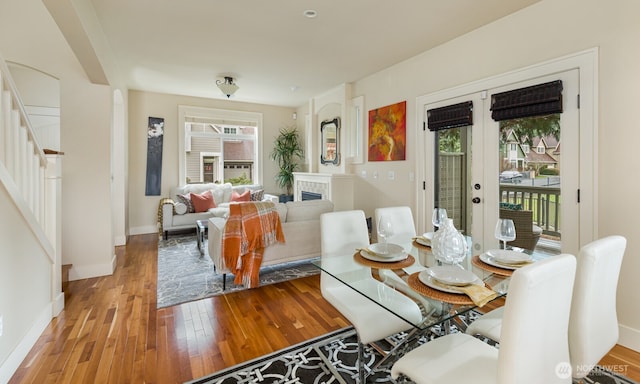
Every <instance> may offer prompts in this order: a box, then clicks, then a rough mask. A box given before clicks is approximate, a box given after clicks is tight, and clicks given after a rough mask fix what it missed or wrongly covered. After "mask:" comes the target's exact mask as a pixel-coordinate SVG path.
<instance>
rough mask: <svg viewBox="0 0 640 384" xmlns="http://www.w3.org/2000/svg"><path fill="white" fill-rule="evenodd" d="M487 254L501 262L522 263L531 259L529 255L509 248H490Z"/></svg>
mask: <svg viewBox="0 0 640 384" xmlns="http://www.w3.org/2000/svg"><path fill="white" fill-rule="evenodd" d="M487 254H488V255H489V256H491V257H493V258H494V259H495V260H496V261H497V262H499V263H502V264H522V263H525V262H527V261H531V255H527V254H526V253H524V252H518V251H513V250H510V249H491V250H489V251H487Z"/></svg>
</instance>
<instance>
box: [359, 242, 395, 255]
mask: <svg viewBox="0 0 640 384" xmlns="http://www.w3.org/2000/svg"><path fill="white" fill-rule="evenodd" d="M367 249H368V250H370V251H371V252H373V253H375V254H376V256H379V257H395V256H397V255H398V254H401V253H404V248H403V247H402V246H401V245H398V244H393V243H388V244H384V243H374V244H370V245H369V246H368V247H367Z"/></svg>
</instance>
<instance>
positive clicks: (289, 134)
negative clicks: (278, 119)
mask: <svg viewBox="0 0 640 384" xmlns="http://www.w3.org/2000/svg"><path fill="white" fill-rule="evenodd" d="M302 156H304V150H303V149H302V145H301V144H300V135H299V133H298V129H297V128H296V127H285V128H282V129H280V133H279V134H278V136H277V137H276V140H275V141H274V143H273V151H272V152H271V155H270V158H271V160H274V161H276V162H277V163H278V167H279V168H280V170H279V171H278V173H277V174H276V176H275V180H276V184H277V185H278V187H280V188H282V189H283V190H285V191H286V195H284V197H283V195H281V196H280V201H291V200H293V172H294V171H295V170H296V169H297V168H298V160H299V159H300V158H302Z"/></svg>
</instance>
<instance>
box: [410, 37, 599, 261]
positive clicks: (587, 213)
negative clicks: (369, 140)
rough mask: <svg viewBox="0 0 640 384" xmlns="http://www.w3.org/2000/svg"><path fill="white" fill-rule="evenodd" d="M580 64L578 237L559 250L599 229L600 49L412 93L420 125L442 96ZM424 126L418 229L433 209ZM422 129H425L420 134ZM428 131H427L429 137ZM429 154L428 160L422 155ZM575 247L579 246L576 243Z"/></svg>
mask: <svg viewBox="0 0 640 384" xmlns="http://www.w3.org/2000/svg"><path fill="white" fill-rule="evenodd" d="M572 69H578V72H579V74H578V76H579V84H580V109H579V111H578V113H579V121H580V143H579V164H580V169H579V171H578V172H579V175H578V176H579V188H580V204H579V206H578V207H577V209H578V211H579V217H580V227H579V229H578V233H576V234H575V236H577V239H576V242H577V245H573V246H571V247H568V248H565V247H564V246H563V249H562V251H563V252H569V253H574V254H576V253H577V252H578V250H579V247H581V246H582V245H584V244H586V243H588V242H590V241H593V240H595V239H596V238H597V234H598V227H597V226H598V221H597V218H598V208H597V197H598V190H597V181H598V180H597V178H598V175H597V169H598V167H597V164H598V148H597V142H598V141H597V134H598V104H597V103H598V97H597V95H598V81H597V76H598V49H597V48H592V49H589V50H586V51H582V52H578V53H575V54H572V55H568V56H564V57H561V58H557V59H554V60H550V61H547V62H544V63H540V64H536V65H532V66H529V67H525V68H522V69H518V70H515V71H511V72H507V73H504V74H501V75H498V76H494V77H490V78H487V79H483V80H479V81H476V82H472V83H468V84H464V85H461V86H457V87H453V88H449V89H446V90H442V91H438V92H435V93H432V94H428V95H425V96H420V97H418V98H416V122H417V123H418V127H426V123H427V119H426V116H425V112H424V111H425V106H426V105H430V104H435V103H437V102H440V101H442V100H446V99H453V98H457V97H459V96H463V95H470V94H473V93H482V92H483V91H485V90H487V89H494V88H500V87H505V86H508V85H509V84H516V83H522V82H525V81H527V80H529V79H534V78H539V77H543V76H547V75H551V74H554V73H561V72H567V71H569V70H572ZM427 132H428V131H426V130H423V129H417V130H416V142H417V153H422V154H424V156H416V174H417V176H418V180H423V181H424V189H423V183H420V182H419V183H416V187H417V191H416V205H415V206H416V225H417V230H418V233H421V232H426V231H427V230H428V229H429V225H430V217H431V211H432V210H433V196H434V191H433V187H434V185H433V180H434V179H433V167H430V166H427V165H426V164H432V163H431V161H430V160H429V159H432V158H433V145H434V144H433V136H432V135H427ZM421 135H426V137H425V136H421ZM429 136H431V137H429ZM425 157H426V159H428V161H427V162H425V161H424V159H425ZM576 247H578V248H576Z"/></svg>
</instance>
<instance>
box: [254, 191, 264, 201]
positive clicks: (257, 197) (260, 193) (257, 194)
mask: <svg viewBox="0 0 640 384" xmlns="http://www.w3.org/2000/svg"><path fill="white" fill-rule="evenodd" d="M263 198H264V189H259V190H257V191H251V201H262V199H263Z"/></svg>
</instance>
